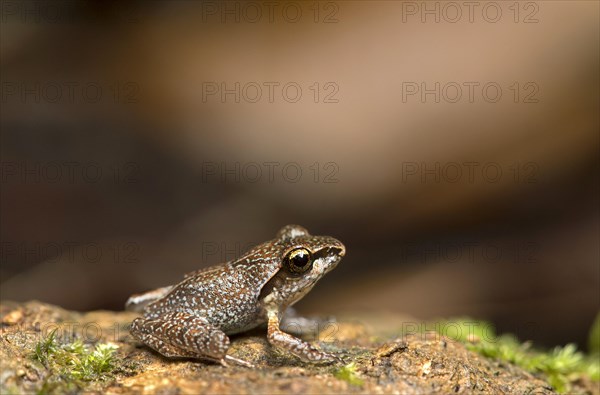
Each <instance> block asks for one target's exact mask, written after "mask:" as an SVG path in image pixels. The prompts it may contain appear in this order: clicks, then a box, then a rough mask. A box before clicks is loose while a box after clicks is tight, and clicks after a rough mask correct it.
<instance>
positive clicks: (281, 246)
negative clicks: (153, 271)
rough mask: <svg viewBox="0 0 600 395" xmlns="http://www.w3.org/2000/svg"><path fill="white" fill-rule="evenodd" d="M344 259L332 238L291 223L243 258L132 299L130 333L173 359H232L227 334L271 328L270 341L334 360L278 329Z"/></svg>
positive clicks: (315, 358) (306, 356) (304, 355)
mask: <svg viewBox="0 0 600 395" xmlns="http://www.w3.org/2000/svg"><path fill="white" fill-rule="evenodd" d="M344 254H345V247H344V245H343V244H342V243H341V242H339V241H338V240H336V239H334V238H332V237H329V236H312V235H310V234H309V233H308V231H307V230H306V229H304V228H302V227H301V226H297V225H288V226H286V227H284V228H282V229H281V230H280V231H279V233H278V234H277V237H276V238H275V239H273V240H271V241H268V242H266V243H263V244H261V245H259V246H257V247H255V248H253V249H252V250H250V251H249V252H247V253H246V254H244V255H243V256H241V257H240V258H239V259H236V260H233V261H230V262H227V263H225V264H223V265H220V266H214V267H211V268H208V269H204V270H198V271H196V272H192V273H189V274H188V275H186V276H185V278H184V279H183V281H181V282H180V283H179V284H176V285H173V286H167V287H163V288H159V289H156V290H154V291H150V292H147V293H144V294H140V295H133V296H132V297H130V298H129V300H128V301H127V304H126V307H127V308H128V309H129V310H134V311H141V312H142V313H143V316H142V317H139V318H137V319H135V320H134V321H133V323H132V325H131V334H132V335H133V336H134V337H135V338H137V339H138V340H140V341H141V342H143V343H145V344H146V345H148V346H150V347H151V348H153V349H155V350H156V351H158V352H159V353H161V354H163V355H164V356H167V357H192V358H201V359H209V360H214V361H218V362H220V363H222V364H225V362H226V361H234V362H237V363H240V364H245V365H249V364H248V363H246V362H244V361H240V360H238V359H236V358H233V357H231V356H229V355H227V350H228V348H229V338H228V337H227V335H231V334H235V333H240V332H244V331H247V330H249V329H252V328H254V327H256V326H258V325H260V324H263V323H265V322H266V323H267V325H268V340H269V342H270V343H271V344H272V345H274V346H277V347H280V348H282V349H285V350H287V351H289V352H290V353H292V354H293V355H295V356H297V357H299V358H300V359H302V360H304V361H308V362H331V361H333V360H335V359H336V357H335V356H333V355H330V354H327V353H325V352H322V351H320V350H318V349H316V348H315V347H313V346H311V345H310V344H308V343H306V342H304V341H302V340H300V339H298V338H295V337H293V336H291V335H289V334H287V333H285V332H283V331H281V330H280V329H279V325H280V322H281V319H282V316H283V313H284V312H285V310H286V309H287V308H288V307H289V306H291V305H293V304H294V303H296V302H297V301H298V300H300V299H301V298H302V297H303V296H304V295H306V294H307V293H308V292H309V291H310V290H311V289H312V287H313V286H314V285H315V283H316V282H317V281H318V280H319V279H320V278H321V277H323V276H324V275H325V274H326V273H327V272H329V271H330V270H331V269H333V268H334V267H335V266H336V265H337V264H338V263H339V261H340V260H341V258H342V257H343V256H344Z"/></svg>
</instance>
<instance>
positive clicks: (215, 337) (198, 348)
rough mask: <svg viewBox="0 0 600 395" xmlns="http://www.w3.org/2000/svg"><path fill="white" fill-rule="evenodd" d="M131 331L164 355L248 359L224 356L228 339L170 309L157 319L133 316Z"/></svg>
mask: <svg viewBox="0 0 600 395" xmlns="http://www.w3.org/2000/svg"><path fill="white" fill-rule="evenodd" d="M131 334H132V335H133V336H134V337H135V338H136V339H138V340H140V341H141V342H143V343H144V344H146V345H148V346H149V347H151V348H153V349H154V350H156V351H158V352H159V353H161V354H162V355H164V356H166V357H183V358H200V359H208V360H212V361H216V362H219V363H221V364H222V365H227V363H226V361H232V362H235V363H238V364H241V365H245V366H248V367H251V366H252V365H251V364H250V363H248V362H245V361H242V360H240V359H237V358H234V357H231V356H229V355H227V350H228V349H229V338H228V337H227V335H226V334H225V333H224V332H223V331H221V330H220V329H219V328H217V327H215V326H213V325H211V324H209V323H208V322H206V320H204V319H202V318H201V317H198V316H195V315H193V314H188V313H183V312H173V313H167V314H164V315H161V316H159V317H156V318H145V317H139V318H136V319H135V320H134V321H133V322H132V324H131Z"/></svg>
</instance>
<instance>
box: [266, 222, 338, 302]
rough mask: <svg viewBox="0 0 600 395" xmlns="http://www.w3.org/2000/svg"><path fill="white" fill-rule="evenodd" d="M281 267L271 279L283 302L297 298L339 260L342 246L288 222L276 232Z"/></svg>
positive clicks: (333, 240) (271, 285) (273, 287)
mask: <svg viewBox="0 0 600 395" xmlns="http://www.w3.org/2000/svg"><path fill="white" fill-rule="evenodd" d="M277 243H278V244H280V246H281V248H280V249H279V251H281V256H280V259H281V266H280V269H279V271H278V272H277V274H276V275H275V276H274V277H273V278H272V279H271V281H270V284H269V285H270V286H269V288H271V289H272V290H276V294H277V299H279V302H280V303H282V304H285V305H288V306H289V305H292V304H294V303H295V302H297V301H298V300H300V299H301V298H302V297H303V296H304V295H306V293H308V291H310V290H311V289H312V287H313V286H314V285H315V284H316V282H317V281H319V280H320V279H321V278H322V277H323V276H324V275H325V274H326V273H328V272H329V271H331V270H332V269H333V268H335V267H336V266H337V264H338V263H339V262H340V261H341V260H342V257H343V256H344V254H345V253H346V247H344V245H343V244H342V243H341V242H340V241H339V240H336V239H334V238H333V237H329V236H313V235H311V234H309V233H308V231H307V230H306V229H304V228H303V227H301V226H298V225H288V226H286V227H284V228H282V229H281V230H280V231H279V233H278V234H277Z"/></svg>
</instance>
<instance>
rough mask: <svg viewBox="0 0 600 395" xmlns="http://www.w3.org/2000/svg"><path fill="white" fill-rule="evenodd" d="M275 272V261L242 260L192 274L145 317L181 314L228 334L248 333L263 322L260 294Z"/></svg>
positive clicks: (149, 310)
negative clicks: (192, 316) (181, 312)
mask: <svg viewBox="0 0 600 395" xmlns="http://www.w3.org/2000/svg"><path fill="white" fill-rule="evenodd" d="M278 268H279V263H278V262H277V260H275V259H271V260H268V259H267V260H256V259H255V260H252V259H249V258H247V257H244V258H242V259H239V260H237V261H233V262H228V263H226V264H224V265H220V266H214V267H211V268H208V269H205V270H200V271H197V272H192V273H190V274H189V275H187V276H186V278H185V279H184V280H183V281H182V282H180V283H179V284H177V285H175V286H174V287H173V288H172V289H171V290H170V292H169V293H168V294H166V295H165V296H164V297H162V298H160V299H158V300H156V301H155V302H153V303H151V304H149V305H148V306H146V308H145V309H144V315H145V316H146V317H147V318H153V317H160V316H161V315H162V314H165V313H168V312H178V311H184V312H188V313H191V314H194V315H196V316H198V317H202V318H204V319H206V321H207V322H208V323H210V324H212V325H215V326H217V327H219V328H221V330H223V331H224V332H225V333H228V334H231V333H237V332H240V331H243V330H246V329H250V328H252V327H254V326H256V325H258V324H260V323H261V322H262V320H261V319H260V318H261V317H260V316H261V315H262V311H261V306H260V303H259V301H258V299H259V296H260V292H261V290H262V287H263V286H264V285H265V284H266V283H267V282H268V281H269V279H271V277H272V276H273V275H274V274H275V273H276V272H277V270H278Z"/></svg>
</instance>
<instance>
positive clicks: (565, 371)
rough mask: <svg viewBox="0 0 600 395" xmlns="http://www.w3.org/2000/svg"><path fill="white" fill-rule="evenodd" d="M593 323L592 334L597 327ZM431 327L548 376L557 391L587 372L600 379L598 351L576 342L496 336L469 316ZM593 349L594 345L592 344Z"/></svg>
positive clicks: (489, 327) (475, 348)
mask: <svg viewBox="0 0 600 395" xmlns="http://www.w3.org/2000/svg"><path fill="white" fill-rule="evenodd" d="M597 326H598V320H597V321H596V323H595V324H594V328H593V329H592V334H591V336H597V335H594V332H595V331H599V329H598V328H597ZM425 327H426V328H427V329H430V328H431V327H433V328H435V330H436V331H437V332H438V333H440V334H442V335H444V336H448V337H450V338H452V339H454V340H457V341H460V342H462V343H465V345H466V346H467V348H468V349H470V350H472V351H475V352H477V353H479V354H481V355H483V356H485V357H488V358H494V359H498V360H502V361H507V362H510V363H512V364H515V365H517V366H520V367H521V368H523V369H525V370H527V371H529V372H531V373H541V374H543V375H545V376H546V378H547V381H548V383H550V384H551V385H552V386H553V387H554V389H555V390H556V391H557V392H561V393H564V392H568V391H570V389H571V385H572V383H573V382H574V381H577V380H579V379H581V378H582V377H584V376H587V377H588V378H590V379H591V380H594V381H598V380H600V375H599V372H600V359H599V358H598V354H596V353H594V352H592V353H590V355H585V354H584V353H582V352H580V351H577V347H576V346H575V345H574V344H567V345H566V346H564V347H555V348H554V349H552V350H549V351H543V350H537V349H534V348H532V345H531V343H530V342H524V343H522V342H520V341H519V340H518V339H517V338H516V337H515V336H514V335H511V334H504V335H501V336H497V335H496V334H495V331H494V329H493V327H492V325H491V324H490V323H487V322H485V321H475V320H470V319H466V318H461V319H457V320H448V321H440V322H436V323H434V324H427V325H425ZM590 349H591V350H593V348H592V347H591V348H590Z"/></svg>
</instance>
